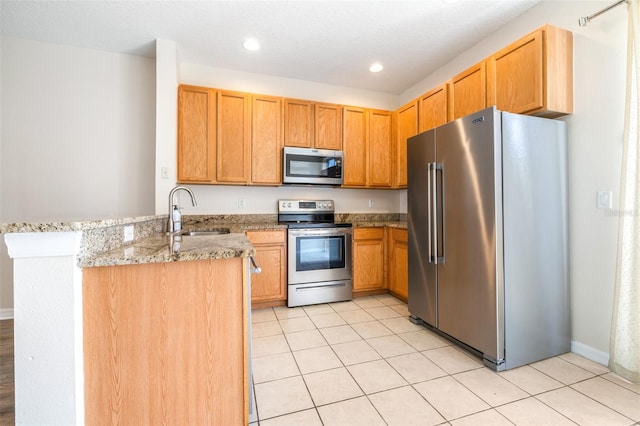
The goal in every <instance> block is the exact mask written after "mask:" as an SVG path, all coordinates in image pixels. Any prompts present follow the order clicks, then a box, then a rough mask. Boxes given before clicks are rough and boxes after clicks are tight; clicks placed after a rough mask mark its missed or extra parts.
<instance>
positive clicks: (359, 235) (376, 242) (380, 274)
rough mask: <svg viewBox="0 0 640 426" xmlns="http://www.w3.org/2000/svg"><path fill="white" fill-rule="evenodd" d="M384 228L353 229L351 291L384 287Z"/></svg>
mask: <svg viewBox="0 0 640 426" xmlns="http://www.w3.org/2000/svg"><path fill="white" fill-rule="evenodd" d="M384 241H385V240H384V228H356V229H354V230H353V291H354V293H357V292H358V291H371V290H380V289H384V288H385V278H384V272H385V269H384V259H385V257H384V249H385V247H384Z"/></svg>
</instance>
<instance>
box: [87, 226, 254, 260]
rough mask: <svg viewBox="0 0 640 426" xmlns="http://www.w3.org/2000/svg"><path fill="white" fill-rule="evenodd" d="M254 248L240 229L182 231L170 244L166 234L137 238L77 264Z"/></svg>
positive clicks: (221, 254) (209, 255) (214, 255)
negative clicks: (215, 232) (207, 232)
mask: <svg viewBox="0 0 640 426" xmlns="http://www.w3.org/2000/svg"><path fill="white" fill-rule="evenodd" d="M254 254H255V249H254V248H253V246H252V245H251V243H250V242H249V240H248V239H247V237H246V236H245V235H244V234H243V233H229V234H221V235H198V236H189V235H182V236H179V237H176V238H175V241H174V242H173V244H171V240H170V237H169V236H168V235H166V234H160V235H155V236H151V237H148V238H145V239H141V240H137V241H135V242H134V243H132V244H127V245H124V246H122V247H118V248H115V249H113V250H109V251H106V252H103V253H98V254H94V255H92V256H85V257H81V258H80V259H79V261H78V266H80V267H82V268H85V267H91V266H114V265H131V264H141V263H156V262H175V261H188V260H205V259H224V258H230V257H247V256H253V255H254Z"/></svg>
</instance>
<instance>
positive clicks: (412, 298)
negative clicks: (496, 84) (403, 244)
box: [407, 130, 438, 327]
mask: <svg viewBox="0 0 640 426" xmlns="http://www.w3.org/2000/svg"><path fill="white" fill-rule="evenodd" d="M434 162H435V132H434V131H433V130H431V131H428V132H425V133H421V134H419V135H417V136H414V137H412V138H409V139H408V140H407V199H408V208H407V216H408V218H407V226H408V230H409V234H408V235H409V255H408V256H409V298H408V299H409V313H410V315H411V316H412V317H413V318H414V319H421V320H422V321H424V322H426V323H428V324H430V325H432V326H434V327H437V326H438V323H437V318H438V316H437V296H438V294H437V286H436V279H437V270H436V265H435V264H434V263H429V250H430V248H429V244H430V240H431V239H430V237H431V235H430V228H431V227H430V226H429V225H430V222H429V207H430V206H431V200H430V198H432V197H430V196H432V195H433V194H432V192H431V191H432V189H433V186H432V185H429V183H431V182H430V180H429V164H433V163H434Z"/></svg>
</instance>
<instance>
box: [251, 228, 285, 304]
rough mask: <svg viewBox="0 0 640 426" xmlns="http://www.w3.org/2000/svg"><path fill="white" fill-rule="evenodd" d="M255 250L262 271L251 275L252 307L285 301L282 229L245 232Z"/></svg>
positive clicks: (283, 236) (283, 232) (283, 234)
mask: <svg viewBox="0 0 640 426" xmlns="http://www.w3.org/2000/svg"><path fill="white" fill-rule="evenodd" d="M247 238H248V239H249V241H251V244H253V246H254V247H255V249H256V255H255V259H256V262H257V263H258V265H260V268H261V269H262V272H260V273H259V274H254V275H252V276H251V303H252V306H253V307H254V308H259V307H267V306H277V305H284V304H286V300H287V242H286V231H285V230H281V231H280V230H276V231H247Z"/></svg>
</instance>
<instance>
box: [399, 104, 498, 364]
mask: <svg viewBox="0 0 640 426" xmlns="http://www.w3.org/2000/svg"><path fill="white" fill-rule="evenodd" d="M499 122H500V115H499V113H498V112H497V111H496V110H495V109H494V108H488V109H486V110H483V111H480V112H478V113H475V114H472V115H469V116H466V117H464V118H461V119H459V120H456V121H453V122H451V123H448V124H446V125H444V126H441V127H439V128H437V131H436V136H435V137H436V163H437V164H439V165H440V166H441V168H442V177H441V188H439V189H438V190H439V191H440V190H441V191H442V194H439V195H438V198H441V199H442V200H443V203H444V205H443V206H442V208H443V210H444V214H443V218H442V219H443V220H444V222H443V224H442V225H441V226H442V228H443V235H444V237H443V241H442V248H443V253H442V255H443V258H444V259H443V260H442V261H441V263H439V265H438V320H437V321H438V328H439V329H440V330H441V331H443V332H445V333H447V334H449V335H450V336H452V337H454V338H456V339H458V340H460V341H462V342H464V343H465V344H467V345H469V346H471V347H473V348H475V349H476V350H478V351H480V352H483V353H484V354H485V356H486V355H488V356H490V357H492V358H494V359H502V358H503V357H504V354H503V353H502V352H503V349H502V348H503V343H502V342H501V340H502V337H501V336H502V335H503V331H502V330H498V327H499V325H501V322H502V321H501V316H502V313H501V307H500V305H501V302H500V301H499V300H498V299H499V298H500V297H501V292H500V293H499V294H498V293H497V292H496V279H497V274H496V258H497V257H496V250H498V249H499V247H497V246H496V240H497V236H496V232H497V231H499V229H498V230H497V229H496V221H497V220H498V223H500V221H501V219H500V215H499V216H498V219H497V218H496V200H498V201H500V200H501V197H502V194H501V189H500V188H501V186H500V185H496V182H500V179H499V178H500V177H501V176H500V170H501V166H500V158H501V142H500V132H499V127H500V126H499ZM409 158H411V154H409ZM496 179H497V180H496ZM410 187H411V186H409V188H410ZM409 198H411V197H409ZM498 238H499V237H498Z"/></svg>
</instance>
